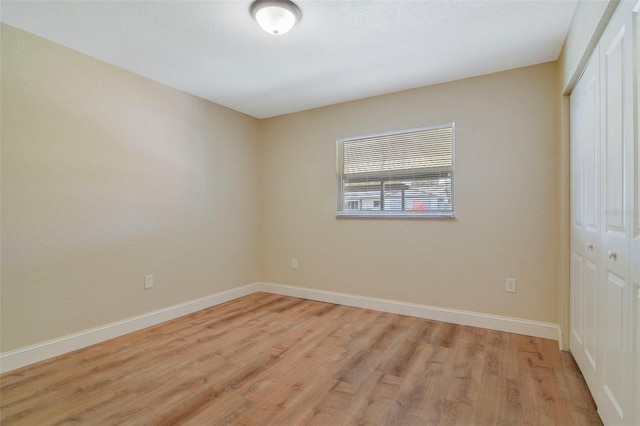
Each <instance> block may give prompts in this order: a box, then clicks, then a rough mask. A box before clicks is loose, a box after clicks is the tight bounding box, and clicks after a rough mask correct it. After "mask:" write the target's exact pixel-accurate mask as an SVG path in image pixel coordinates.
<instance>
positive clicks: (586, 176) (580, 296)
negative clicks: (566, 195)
mask: <svg viewBox="0 0 640 426" xmlns="http://www.w3.org/2000/svg"><path fill="white" fill-rule="evenodd" d="M599 67H600V63H599V55H598V54H597V52H596V54H595V55H593V57H592V59H591V61H590V62H589V65H588V66H587V68H586V70H585V72H584V73H583V75H582V77H581V78H580V81H579V82H578V84H577V85H576V87H575V88H574V90H573V92H572V94H571V153H572V160H571V161H572V177H571V178H572V184H571V187H572V195H571V199H572V206H571V211H572V220H571V224H572V230H571V231H572V232H571V336H570V348H571V351H572V353H573V355H574V358H575V360H576V362H577V363H578V366H579V367H580V370H581V371H582V373H583V375H584V377H585V380H586V381H587V383H588V384H589V386H591V387H595V385H596V384H597V382H596V377H597V376H596V371H597V362H598V361H597V350H596V348H597V344H598V336H597V330H596V326H597V315H596V303H597V298H598V294H597V284H598V275H599V271H598V266H597V265H598V262H599V255H598V254H599V245H600V244H599V241H600V207H599V198H600V197H599V192H600V188H599V182H600V78H599V75H600V68H599Z"/></svg>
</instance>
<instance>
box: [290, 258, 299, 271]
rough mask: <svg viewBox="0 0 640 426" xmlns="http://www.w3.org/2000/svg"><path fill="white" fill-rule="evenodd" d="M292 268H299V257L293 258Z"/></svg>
mask: <svg viewBox="0 0 640 426" xmlns="http://www.w3.org/2000/svg"><path fill="white" fill-rule="evenodd" d="M291 269H298V259H291Z"/></svg>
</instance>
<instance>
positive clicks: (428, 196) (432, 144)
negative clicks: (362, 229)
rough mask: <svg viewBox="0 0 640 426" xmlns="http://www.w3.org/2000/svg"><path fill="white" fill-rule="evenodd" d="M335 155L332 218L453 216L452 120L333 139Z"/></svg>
mask: <svg viewBox="0 0 640 426" xmlns="http://www.w3.org/2000/svg"><path fill="white" fill-rule="evenodd" d="M337 157H338V158H337V160H338V211H337V215H338V216H373V217H381V216H382V217H453V216H454V194H453V192H454V191H453V182H454V123H447V124H441V125H436V126H429V127H421V128H416V129H409V130H402V131H397V132H389V133H382V134H375V135H366V136H358V137H353V138H344V139H338V141H337Z"/></svg>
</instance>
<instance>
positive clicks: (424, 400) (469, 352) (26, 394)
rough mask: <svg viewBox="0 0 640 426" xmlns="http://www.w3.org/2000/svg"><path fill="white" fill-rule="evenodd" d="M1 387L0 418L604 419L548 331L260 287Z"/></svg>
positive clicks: (16, 375)
mask: <svg viewBox="0 0 640 426" xmlns="http://www.w3.org/2000/svg"><path fill="white" fill-rule="evenodd" d="M0 385H1V388H0V423H2V424H3V425H54V424H83V425H84V424H90V425H94V424H95V425H115V424H118V425H120V424H127V425H164V424H189V425H225V424H233V425H323V426H326V425H332V426H334V425H352V424H353V425H357V424H371V425H402V426H405V425H432V424H433V425H437V424H458V425H472V424H475V425H527V424H531V425H563V426H566V425H589V424H601V422H600V419H599V417H598V415H597V413H596V407H595V405H594V403H593V400H592V398H591V395H590V394H589V391H588V389H587V387H586V384H585V382H584V379H583V378H582V376H581V374H580V372H579V370H578V368H577V366H576V364H575V362H574V361H573V358H572V357H571V355H570V354H569V353H566V352H560V351H559V350H558V345H557V342H555V341H552V340H546V339H540V338H534V337H529V336H522V335H517V334H510V333H504V332H498V331H492V330H486V329H481V328H475V327H468V326H460V325H454V324H449V323H443V322H437V321H431V320H425V319H420V318H413V317H408V316H402V315H395V314H389V313H385V312H378V311H373V310H367V309H359V308H352V307H347V306H341V305H334V304H329V303H323V302H316V301H310V300H305V299H298V298H294V297H286V296H279V295H273V294H265V293H255V294H252V295H249V296H246V297H243V298H240V299H236V300H234V301H231V302H228V303H225V304H222V305H218V306H215V307H212V308H209V309H205V310H202V311H199V312H196V313H194V314H191V315H188V316H185V317H181V318H178V319H176V320H173V321H170V322H167V323H164V324H161V325H158V326H155V327H151V328H147V329H144V330H141V331H138V332H135V333H131V334H128V335H126V336H122V337H119V338H116V339H112V340H109V341H107V342H103V343H100V344H97V345H94V346H91V347H88V348H85V349H81V350H78V351H75V352H72V353H69V354H66V355H62V356H59V357H57V358H53V359H51V360H47V361H43V362H40V363H37V364H33V365H31V366H27V367H24V368H21V369H18V370H13V371H10V372H7V373H5V374H3V375H2V376H0Z"/></svg>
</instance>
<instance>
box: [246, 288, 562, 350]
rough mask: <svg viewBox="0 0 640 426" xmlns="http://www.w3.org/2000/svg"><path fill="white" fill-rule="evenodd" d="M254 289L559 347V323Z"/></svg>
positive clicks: (319, 293) (324, 294)
mask: <svg viewBox="0 0 640 426" xmlns="http://www.w3.org/2000/svg"><path fill="white" fill-rule="evenodd" d="M258 289H259V290H260V291H264V292H265V293H273V294H281V295H283V296H294V297H300V298H303V299H310V300H317V301H320V302H328V303H336V304H339V305H346V306H354V307H356V308H365V309H373V310H376V311H383V312H389V313H392V314H400V315H409V316H412V317H417V318H425V319H430V320H435V321H443V322H450V323H453V324H460V325H470V326H473V327H480V328H488V329H490V330H498V331H505V332H508V333H515V334H524V335H527V336H534V337H541V338H544V339H551V340H557V341H558V342H559V344H560V347H562V341H561V338H562V335H561V330H560V326H559V325H558V324H553V323H547V322H540V321H531V320H525V319H520V318H512V317H504V316H500V315H491V314H483V313H479V312H471V311H462V310H457V309H448V308H439V307H435V306H428V305H418V304H415V303H408V302H398V301H395V300H388V299H378V298H374V297H365V296H356V295H352V294H345V293H336V292H332V291H323V290H314V289H309V288H302V287H293V286H287V285H282V284H273V283H258Z"/></svg>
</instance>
